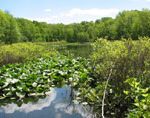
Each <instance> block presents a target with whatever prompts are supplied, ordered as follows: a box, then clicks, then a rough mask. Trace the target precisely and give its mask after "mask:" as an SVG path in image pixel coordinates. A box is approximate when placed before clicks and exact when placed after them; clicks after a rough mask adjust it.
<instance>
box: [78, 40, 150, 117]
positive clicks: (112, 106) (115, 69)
mask: <svg viewBox="0 0 150 118" xmlns="http://www.w3.org/2000/svg"><path fill="white" fill-rule="evenodd" d="M93 47H94V52H93V55H92V57H91V58H92V60H93V63H94V65H93V74H92V76H93V77H94V79H93V80H92V81H91V84H90V85H89V87H88V88H84V89H81V93H80V94H79V95H78V96H79V97H80V96H82V100H83V101H84V100H86V101H87V103H88V104H89V105H91V106H93V107H94V110H95V112H96V113H98V114H99V115H100V116H101V113H102V110H101V107H102V98H103V91H104V86H105V84H106V81H107V79H108V76H109V75H110V80H109V82H108V86H107V90H106V98H105V116H106V117H115V118H121V117H125V116H127V114H128V112H129V109H130V108H132V107H133V103H134V102H136V101H135V100H134V98H133V96H130V95H131V94H130V95H126V94H125V93H124V91H125V90H126V91H127V90H128V91H130V90H131V88H130V86H129V85H128V84H127V83H125V81H126V80H127V79H128V78H133V77H135V78H137V79H136V80H137V81H139V82H140V84H141V87H143V88H146V87H149V85H150V79H149V78H150V40H149V39H147V38H145V39H141V40H139V41H132V40H122V41H113V42H111V41H107V40H104V39H100V40H98V41H96V42H95V43H94V45H93ZM111 71H112V72H111ZM135 89H138V88H135ZM141 90H142V88H141ZM132 92H136V91H131V93H132ZM138 94H140V93H138ZM147 94H148V96H149V94H150V93H147ZM134 97H135V96H134ZM146 99H148V98H145V100H146ZM82 100H81V101H82ZM140 102H142V101H140ZM130 110H131V109H130ZM137 112H138V111H137ZM141 112H142V111H141ZM148 113H150V112H148ZM100 116H99V117H100Z"/></svg>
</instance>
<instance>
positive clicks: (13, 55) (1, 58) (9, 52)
mask: <svg viewBox="0 0 150 118" xmlns="http://www.w3.org/2000/svg"><path fill="white" fill-rule="evenodd" d="M55 54H56V51H54V50H52V49H51V50H50V48H47V47H44V46H42V45H38V44H34V43H16V44H12V45H0V65H4V64H9V63H20V62H23V61H25V60H31V59H33V58H38V57H45V56H50V55H55Z"/></svg>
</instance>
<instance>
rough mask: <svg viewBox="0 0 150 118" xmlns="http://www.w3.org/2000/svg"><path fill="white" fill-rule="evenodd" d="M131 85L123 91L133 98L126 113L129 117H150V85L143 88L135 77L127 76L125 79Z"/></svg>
mask: <svg viewBox="0 0 150 118" xmlns="http://www.w3.org/2000/svg"><path fill="white" fill-rule="evenodd" d="M125 82H126V83H128V84H129V85H130V86H131V87H130V90H127V91H124V93H125V94H126V95H127V96H128V97H129V96H130V97H131V98H132V99H134V103H133V106H131V108H130V110H129V111H130V112H129V114H128V117H129V118H141V117H142V118H149V117H150V87H146V88H143V87H142V84H141V82H138V81H137V79H136V78H129V79H127V80H126V81H125Z"/></svg>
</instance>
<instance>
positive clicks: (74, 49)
mask: <svg viewBox="0 0 150 118" xmlns="http://www.w3.org/2000/svg"><path fill="white" fill-rule="evenodd" d="M51 47H52V48H54V49H56V50H58V52H60V53H61V54H64V55H66V56H74V57H85V58H89V56H90V54H91V52H92V46H91V44H90V43H83V44H74V43H68V44H64V45H63V44H62V45H60V44H59V45H57V44H56V45H51Z"/></svg>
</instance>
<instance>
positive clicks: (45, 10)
mask: <svg viewBox="0 0 150 118" xmlns="http://www.w3.org/2000/svg"><path fill="white" fill-rule="evenodd" d="M51 11H52V10H51V9H44V12H51Z"/></svg>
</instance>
